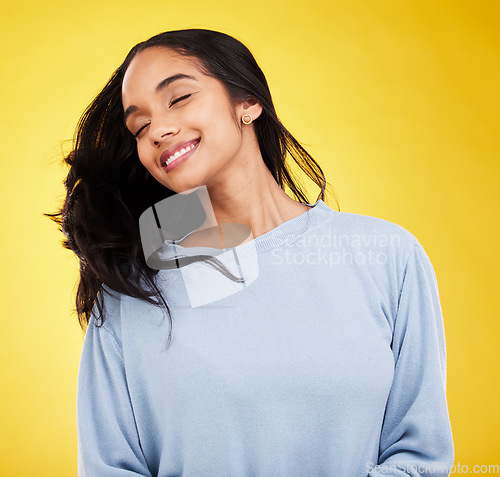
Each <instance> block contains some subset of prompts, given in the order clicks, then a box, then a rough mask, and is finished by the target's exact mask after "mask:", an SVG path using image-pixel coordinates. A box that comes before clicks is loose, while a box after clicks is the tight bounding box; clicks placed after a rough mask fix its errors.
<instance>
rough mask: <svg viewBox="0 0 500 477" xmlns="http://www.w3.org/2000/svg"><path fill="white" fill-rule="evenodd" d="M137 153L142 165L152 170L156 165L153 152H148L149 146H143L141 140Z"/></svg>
mask: <svg viewBox="0 0 500 477" xmlns="http://www.w3.org/2000/svg"><path fill="white" fill-rule="evenodd" d="M137 155H138V156H139V160H140V161H141V163H142V165H143V166H144V167H145V168H146V169H148V170H150V169H151V167H152V166H154V160H153V158H152V157H151V154H148V153H147V148H146V147H141V142H139V143H138V144H137Z"/></svg>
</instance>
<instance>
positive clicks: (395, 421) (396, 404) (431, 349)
mask: <svg viewBox="0 0 500 477" xmlns="http://www.w3.org/2000/svg"><path fill="white" fill-rule="evenodd" d="M391 346H392V351H393V354H394V359H395V368H394V377H393V383H392V387H391V390H390V392H389V396H388V400H387V404H386V409H385V415H384V421H383V426H382V432H381V437H380V446H379V459H378V463H377V465H376V466H371V468H368V470H369V471H370V470H371V471H370V473H369V477H382V476H387V475H393V476H411V477H417V476H422V475H432V476H433V477H436V476H448V475H449V472H450V468H451V466H452V464H453V458H454V449H453V438H452V432H451V425H450V420H449V414H448V406H447V402H446V349H445V335H444V325H443V317H442V311H441V305H440V300H439V292H438V285H437V280H436V276H435V273H434V269H433V267H432V264H431V262H430V260H429V258H428V257H427V254H426V253H425V250H424V249H423V248H422V246H421V245H420V243H418V242H417V243H416V244H415V245H414V246H413V249H412V250H411V252H410V253H409V255H408V259H407V262H406V268H405V272H404V276H403V283H402V286H401V289H400V294H399V302H398V307H397V314H396V319H395V324H394V328H393V338H392V345H391Z"/></svg>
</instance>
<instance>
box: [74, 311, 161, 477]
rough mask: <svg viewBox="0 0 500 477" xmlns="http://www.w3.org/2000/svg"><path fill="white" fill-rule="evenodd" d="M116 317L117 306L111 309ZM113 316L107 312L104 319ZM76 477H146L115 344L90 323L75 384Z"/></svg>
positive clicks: (122, 366) (121, 363)
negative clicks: (108, 315) (107, 315)
mask: <svg viewBox="0 0 500 477" xmlns="http://www.w3.org/2000/svg"><path fill="white" fill-rule="evenodd" d="M116 308H117V310H116V312H119V305H118V306H117V307H116ZM110 312H112V313H113V312H115V311H114V310H107V313H110ZM77 432H78V476H79V477H102V476H106V477H129V476H130V477H132V476H149V477H151V473H150V471H149V470H148V467H147V464H146V460H145V458H144V455H143V452H142V449H141V444H140V441H139V436H138V433H137V429H136V425H135V419H134V413H133V409H132V404H131V402H130V397H129V393H128V387H127V378H126V374H125V368H124V361H123V356H122V352H121V349H120V346H119V343H118V341H117V340H116V338H115V336H114V335H113V333H112V332H111V331H110V330H109V329H107V328H105V327H104V326H101V327H97V326H96V324H95V321H94V317H93V316H92V318H91V319H90V321H89V325H88V328H87V332H86V335H85V339H84V343H83V348H82V354H81V359H80V368H79V372H78V384H77Z"/></svg>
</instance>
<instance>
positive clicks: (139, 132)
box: [134, 123, 149, 138]
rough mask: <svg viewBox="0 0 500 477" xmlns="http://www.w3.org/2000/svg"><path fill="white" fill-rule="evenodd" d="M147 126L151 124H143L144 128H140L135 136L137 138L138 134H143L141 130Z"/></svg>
mask: <svg viewBox="0 0 500 477" xmlns="http://www.w3.org/2000/svg"><path fill="white" fill-rule="evenodd" d="M146 126H149V123H148V124H145V125H144V126H142V128H140V129H139V130H138V131H136V132H135V134H134V138H137V136H139V134H141V131H142V130H143V129H144V128H145V127H146Z"/></svg>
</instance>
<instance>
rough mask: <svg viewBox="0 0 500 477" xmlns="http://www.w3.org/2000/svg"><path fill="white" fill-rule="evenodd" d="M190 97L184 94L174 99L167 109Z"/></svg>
mask: <svg viewBox="0 0 500 477" xmlns="http://www.w3.org/2000/svg"><path fill="white" fill-rule="evenodd" d="M190 96H191V95H190V94H185V95H184V96H181V97H180V98H177V99H174V100H173V101H172V102H171V103H170V106H169V107H172V106H173V105H174V104H176V103H178V102H179V101H182V100H183V99H187V98H189V97H190Z"/></svg>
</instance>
